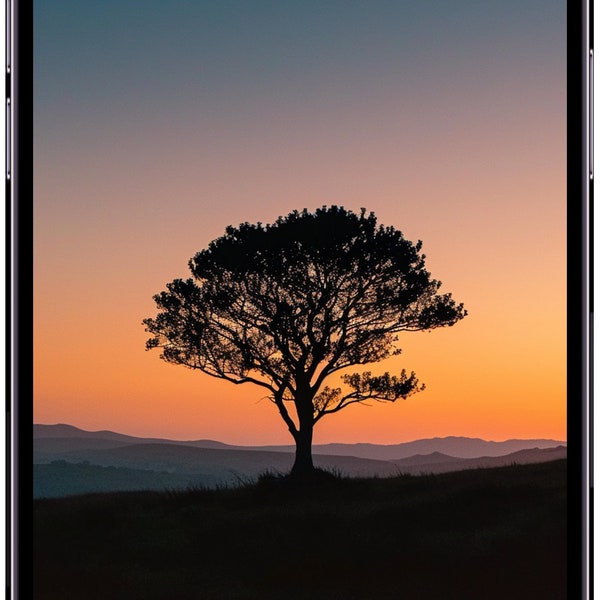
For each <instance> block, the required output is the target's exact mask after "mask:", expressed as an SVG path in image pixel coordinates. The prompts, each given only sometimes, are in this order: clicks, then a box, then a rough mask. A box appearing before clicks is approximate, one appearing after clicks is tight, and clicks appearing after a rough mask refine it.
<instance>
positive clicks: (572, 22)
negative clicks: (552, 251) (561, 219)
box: [567, 0, 592, 598]
mask: <svg viewBox="0 0 600 600" xmlns="http://www.w3.org/2000/svg"><path fill="white" fill-rule="evenodd" d="M587 17H588V15H587V7H586V6H585V2H581V1H579V0H578V1H572V0H571V1H569V2H568V3H567V394H568V396H567V443H568V446H569V453H568V456H569V458H568V461H567V504H568V510H569V520H568V525H567V539H568V564H567V572H568V593H569V598H585V597H586V595H587V593H588V592H589V591H590V590H589V588H591V585H590V586H588V583H589V581H588V579H591V573H590V574H588V573H587V570H588V566H587V559H588V552H587V545H588V541H589V539H590V532H589V530H588V526H589V523H588V511H589V510H590V505H589V503H588V488H589V486H590V483H591V478H590V475H591V473H590V466H591V461H590V460H589V457H588V452H589V449H588V441H589V438H588V436H589V432H590V431H589V427H590V426H589V421H588V419H589V412H590V411H589V408H590V406H591V403H590V402H589V397H588V393H589V385H590V383H591V377H590V370H589V366H590V365H589V362H588V360H589V355H590V352H589V339H591V327H590V324H591V322H592V320H591V319H590V318H589V315H590V306H591V304H590V300H591V291H590V290H588V287H587V286H588V284H589V281H590V279H591V277H590V265H591V261H589V260H588V253H589V235H590V233H591V229H590V226H589V221H588V206H589V201H588V189H589V164H588V149H589V148H588V135H587V131H588V127H589V120H588V98H589V91H588V87H587V74H588V66H589V49H588V43H589V40H591V25H589V24H588V21H587ZM590 288H591V286H590ZM588 336H590V338H588Z"/></svg>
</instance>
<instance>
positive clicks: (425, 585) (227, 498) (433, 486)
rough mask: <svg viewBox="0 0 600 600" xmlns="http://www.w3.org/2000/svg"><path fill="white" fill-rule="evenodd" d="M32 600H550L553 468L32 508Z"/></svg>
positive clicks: (559, 481) (556, 582)
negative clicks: (498, 599) (500, 599)
mask: <svg viewBox="0 0 600 600" xmlns="http://www.w3.org/2000/svg"><path fill="white" fill-rule="evenodd" d="M33 533H34V569H33V585H34V592H35V594H34V597H35V598H38V599H44V600H52V599H54V598H61V599H63V600H65V599H66V600H69V599H80V598H86V600H95V599H111V600H119V599H127V600H137V599H139V600H142V599H143V600H162V599H164V600H167V599H168V600H187V599H190V600H192V599H201V600H213V599H227V600H250V599H256V600H259V599H260V600H263V599H264V600H271V599H272V600H275V599H277V600H309V599H310V600H319V599H324V600H337V599H340V600H342V599H343V600H352V599H356V600H359V599H364V600H376V599H386V600H387V599H389V600H392V599H393V600H397V599H413V598H414V599H419V600H426V599H434V598H436V599H437V598H440V599H441V598H444V599H453V598H455V599H461V600H463V599H469V598H478V599H490V600H491V599H495V598H502V599H512V600H518V599H520V598H523V599H525V598H527V600H532V599H537V598H544V599H546V598H551V599H560V598H565V597H566V589H565V588H566V461H565V460H562V461H556V462H551V463H544V464H537V465H518V466H517V465H515V466H512V467H504V468H496V469H481V470H471V471H463V472H458V473H448V474H444V475H435V476H420V477H411V476H401V477H396V478H390V479H345V478H340V477H337V478H325V479H324V480H323V481H321V482H320V483H318V484H314V485H311V486H308V487H306V486H303V485H300V484H294V483H292V482H289V481H285V480H282V479H280V478H278V477H274V476H270V477H269V476H265V477H263V478H261V480H260V481H259V482H258V483H255V484H249V483H247V484H244V485H241V486H240V487H238V488H233V489H220V490H188V491H185V492H127V493H123V492H122V493H113V494H94V495H88V496H74V497H70V498H61V499H46V500H36V501H34V528H33Z"/></svg>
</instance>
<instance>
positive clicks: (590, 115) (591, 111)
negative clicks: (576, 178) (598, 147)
mask: <svg viewBox="0 0 600 600" xmlns="http://www.w3.org/2000/svg"><path fill="white" fill-rule="evenodd" d="M589 70H590V71H589V79H588V81H589V98H588V99H589V113H588V118H589V120H588V122H589V128H590V129H589V133H588V136H589V137H588V139H589V151H588V159H589V161H590V162H589V165H590V179H594V51H593V50H590V60H589Z"/></svg>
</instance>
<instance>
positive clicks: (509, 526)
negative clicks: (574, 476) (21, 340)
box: [33, 0, 585, 599]
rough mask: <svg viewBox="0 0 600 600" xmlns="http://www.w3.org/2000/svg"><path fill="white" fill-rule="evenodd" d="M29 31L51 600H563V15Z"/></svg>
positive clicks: (39, 570) (37, 382) (566, 288)
mask: <svg viewBox="0 0 600 600" xmlns="http://www.w3.org/2000/svg"><path fill="white" fill-rule="evenodd" d="M33 17H34V27H33V30H34V37H33V50H34V61H33V89H34V92H33V123H34V136H33V227H34V229H33V250H34V255H33V319H34V320H33V334H34V335H33V449H34V450H33V463H34V464H33V496H34V570H33V585H34V590H35V591H36V594H37V595H36V597H39V598H54V597H57V598H58V597H62V598H64V597H84V596H85V597H88V598H96V597H98V598H106V597H114V598H118V597H123V598H133V597H140V598H166V597H169V598H192V597H206V598H282V597H287V598H298V599H300V598H309V597H310V598H338V597H339V598H342V597H344V598H349V597H354V598H395V597H399V595H403V594H404V595H406V597H421V598H439V597H442V594H445V595H446V597H457V598H459V597H460V598H471V597H472V598H484V597H485V598H524V597H528V598H533V597H553V598H566V595H567V588H568V586H567V583H568V582H569V585H571V584H572V583H573V581H574V579H576V578H577V577H576V576H572V575H571V572H569V580H568V579H567V562H568V561H567V547H568V541H569V539H570V538H569V536H570V535H571V536H573V535H575V534H574V533H573V530H574V529H572V528H577V529H579V524H578V523H575V524H572V522H569V523H568V525H569V526H568V527H567V502H566V500H567V447H568V446H571V444H573V448H572V454H569V459H568V460H569V463H568V464H569V466H573V467H572V468H573V470H571V471H569V473H572V472H574V471H575V472H579V471H580V470H582V469H583V470H584V467H582V466H581V457H580V447H581V445H582V439H581V437H580V436H578V435H576V434H575V433H573V432H577V431H580V432H581V431H583V429H584V428H585V422H584V419H583V416H582V415H583V413H585V410H584V408H582V407H583V396H582V395H581V389H582V388H583V387H585V384H584V383H582V382H581V381H580V380H578V381H574V379H575V378H576V377H578V376H577V375H576V374H577V373H578V372H580V371H581V369H579V367H580V363H582V362H583V358H582V356H581V355H579V354H577V353H571V346H570V345H569V344H573V343H576V342H577V341H578V340H579V341H580V340H581V336H582V335H583V334H582V333H581V331H580V330H579V329H578V328H577V327H576V326H575V325H573V323H575V322H576V321H577V317H575V318H574V319H573V320H569V319H571V317H570V316H569V315H572V314H574V315H580V314H582V311H584V309H583V308H582V306H581V304H580V303H577V302H576V300H577V298H579V296H577V294H578V293H579V292H577V293H574V292H571V291H570V290H572V289H573V288H574V287H577V286H581V285H583V284H582V282H581V274H580V272H579V271H578V272H577V273H576V274H574V271H575V269H572V267H573V265H575V266H576V265H580V264H581V261H582V260H583V259H582V258H581V256H580V255H579V254H577V252H576V251H572V250H570V248H572V247H576V246H577V243H578V239H575V238H576V237H577V236H578V235H580V234H577V233H575V234H573V233H572V230H571V229H570V227H572V226H573V223H574V218H573V217H572V215H571V216H569V215H570V214H571V213H569V210H571V211H572V210H573V209H572V208H571V209H570V208H569V203H568V202H567V200H568V199H569V202H571V203H572V202H573V198H572V196H569V190H570V189H571V188H570V187H569V186H570V185H571V183H570V181H569V179H568V176H569V177H571V173H572V172H573V171H570V170H569V169H570V167H569V164H571V165H572V162H573V160H575V161H577V160H579V159H577V158H576V159H572V158H570V154H569V152H570V150H569V149H570V146H569V144H568V128H567V124H568V98H569V97H570V96H569V94H570V93H571V92H570V91H569V90H570V89H571V87H572V86H575V85H580V84H581V85H583V83H582V82H578V79H577V77H576V76H574V75H573V74H572V72H571V71H569V74H568V65H569V64H570V63H569V62H568V53H567V47H568V42H569V40H568V35H567V33H568V27H567V25H568V23H567V4H566V2H565V1H564V0H550V1H548V0H525V1H523V0H519V1H518V2H517V1H512V0H509V1H507V0H502V1H499V0H498V1H496V0H489V1H486V2H471V1H462V0H457V1H456V2H452V3H439V2H433V1H424V2H418V3H412V2H404V1H401V0H398V1H392V2H390V1H387V0H386V1H384V0H374V1H370V2H347V1H332V2H326V3H324V2H313V1H303V2H273V1H266V0H265V1H263V0H256V1H251V2H248V1H238V0H228V1H224V2H204V1H203V2H189V1H183V0H176V1H174V2H170V3H169V4H168V6H165V4H164V3H162V2H156V1H154V0H145V1H144V2H139V1H137V0H120V1H119V2H112V1H109V2H101V3H100V2H92V3H81V2H77V1H75V0H60V1H56V2H51V3H48V2H36V3H34V14H33ZM568 75H569V78H568ZM573 82H574V83H573ZM569 109H570V105H569ZM569 135H570V134H569ZM578 135H579V134H578ZM570 160H571V163H569V161H570ZM575 172H577V169H575ZM574 214H576V215H577V214H578V213H574ZM575 219H577V223H575V225H577V224H578V222H579V217H578V216H576V217H575ZM575 229H576V227H575ZM580 230H581V231H582V230H583V229H581V227H580ZM580 245H581V244H580ZM573 257H575V258H573ZM570 269H571V270H570ZM578 289H579V288H578ZM573 293H574V294H575V295H573V296H569V294H573ZM569 298H571V299H569ZM574 299H575V300H574ZM576 304H577V305H576ZM575 329H577V331H575V333H573V330H575ZM569 336H571V337H569ZM569 357H571V358H569ZM570 360H571V361H572V362H571V363H569V361H570ZM574 362H575V363H576V364H573V363H574ZM578 369H579V370H578ZM574 374H575V375H574ZM571 389H573V390H575V393H572V392H571V391H570V390H571ZM572 406H575V407H576V408H575V409H573V411H572V412H570V411H571V410H572V408H571V407H572ZM578 423H581V425H580V426H579V425H578ZM568 424H569V428H568ZM294 475H295V477H294ZM574 539H575V538H574ZM576 539H579V538H576ZM571 541H572V540H571ZM415 594H418V596H417V595H415Z"/></svg>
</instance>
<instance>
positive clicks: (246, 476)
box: [34, 424, 567, 497]
mask: <svg viewBox="0 0 600 600" xmlns="http://www.w3.org/2000/svg"><path fill="white" fill-rule="evenodd" d="M440 449H442V450H443V451H440ZM515 449H516V450H515ZM415 450H424V452H421V453H417V452H415ZM477 452H481V453H482V454H479V455H477ZM499 452H504V453H503V454H498V453H499ZM566 452H567V449H566V446H565V445H563V444H562V443H561V442H558V441H556V440H508V441H506V442H486V441H484V440H480V439H473V438H456V437H450V438H433V439H429V440H416V441H414V442H408V443H404V444H395V445H388V446H385V445H377V444H324V445H316V446H315V447H314V461H315V465H316V466H317V467H320V468H323V469H328V470H333V471H336V472H338V473H340V474H342V475H347V476H351V477H389V476H394V475H398V474H401V473H402V474H411V475H419V474H424V473H445V472H449V471H459V470H463V469H474V468H481V467H494V466H504V465H511V464H525V463H538V462H547V461H551V460H555V459H558V458H565V457H566ZM474 455H475V456H474ZM374 456H379V457H389V458H373V457H374ZM292 463H293V447H292V446H232V445H228V444H224V443H221V442H216V441H213V440H191V441H175V440H168V439H161V438H137V437H134V436H128V435H124V434H120V433H115V432H112V431H96V432H90V431H84V430H81V429H78V428H76V427H73V426H70V425H63V424H61V425H34V496H36V497H42V496H47V497H55V496H64V495H70V494H80V493H88V492H94V491H117V490H137V489H149V490H150V489H155V490H162V489H181V488H186V487H215V486H219V485H234V484H236V483H239V482H240V481H248V480H252V479H254V478H256V477H258V476H259V475H260V474H261V473H263V472H265V471H274V472H280V473H285V472H288V471H289V470H290V468H291V466H292Z"/></svg>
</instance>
